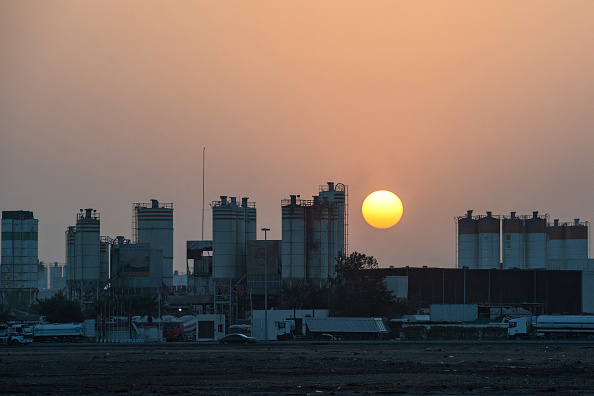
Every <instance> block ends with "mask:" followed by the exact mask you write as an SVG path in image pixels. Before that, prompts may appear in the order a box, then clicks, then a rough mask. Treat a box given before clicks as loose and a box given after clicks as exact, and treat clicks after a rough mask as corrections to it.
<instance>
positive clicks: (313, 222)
mask: <svg viewBox="0 0 594 396" xmlns="http://www.w3.org/2000/svg"><path fill="white" fill-rule="evenodd" d="M313 198H314V200H313V205H311V206H308V207H307V208H306V218H307V220H306V224H307V225H306V227H307V231H306V259H305V262H306V264H305V265H306V269H305V276H306V280H313V279H326V278H327V277H328V239H329V234H328V211H329V209H331V204H330V203H328V202H321V201H320V199H319V197H313Z"/></svg>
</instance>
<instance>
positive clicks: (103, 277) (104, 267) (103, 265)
mask: <svg viewBox="0 0 594 396" xmlns="http://www.w3.org/2000/svg"><path fill="white" fill-rule="evenodd" d="M110 246H111V240H110V239H109V238H108V237H101V245H100V249H99V266H100V271H101V272H100V276H99V281H100V282H101V283H105V282H107V281H108V280H109V248H110Z"/></svg>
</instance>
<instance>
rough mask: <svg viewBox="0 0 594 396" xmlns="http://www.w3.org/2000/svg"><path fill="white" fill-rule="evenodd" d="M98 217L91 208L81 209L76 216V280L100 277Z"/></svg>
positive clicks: (95, 279) (90, 279) (92, 279)
mask: <svg viewBox="0 0 594 396" xmlns="http://www.w3.org/2000/svg"><path fill="white" fill-rule="evenodd" d="M100 241H101V235H100V219H99V213H97V211H96V210H93V209H85V210H84V211H83V210H82V209H81V212H80V213H78V215H77V218H76V233H75V234H74V252H75V266H74V274H73V277H74V278H73V279H74V280H76V281H85V282H87V281H94V282H96V281H98V280H99V277H100V264H99V262H100V259H99V251H100Z"/></svg>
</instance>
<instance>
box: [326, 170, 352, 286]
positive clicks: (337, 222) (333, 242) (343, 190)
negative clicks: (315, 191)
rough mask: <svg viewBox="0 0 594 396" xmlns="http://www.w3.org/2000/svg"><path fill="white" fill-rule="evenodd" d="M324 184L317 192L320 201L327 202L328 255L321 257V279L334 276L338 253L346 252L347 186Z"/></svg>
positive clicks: (331, 183)
mask: <svg viewBox="0 0 594 396" xmlns="http://www.w3.org/2000/svg"><path fill="white" fill-rule="evenodd" d="M326 184H327V186H320V193H319V196H320V200H321V202H322V203H324V202H326V203H327V204H328V225H327V228H328V250H327V252H328V253H327V255H328V257H327V258H324V259H323V262H324V263H325V267H324V269H323V270H322V275H321V277H322V278H323V279H325V278H327V277H328V276H334V274H335V268H336V258H337V257H338V254H339V253H342V254H345V255H346V254H347V253H348V252H347V249H348V246H347V245H348V207H347V204H348V202H347V188H348V187H347V186H346V185H344V184H342V183H337V184H334V183H333V182H327V183H326ZM326 263H327V265H326Z"/></svg>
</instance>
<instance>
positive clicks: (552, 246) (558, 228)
mask: <svg viewBox="0 0 594 396" xmlns="http://www.w3.org/2000/svg"><path fill="white" fill-rule="evenodd" d="M566 233H567V226H566V225H565V224H561V223H559V219H555V220H554V221H553V225H552V226H549V227H547V239H548V243H547V259H548V260H565V236H566Z"/></svg>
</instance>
